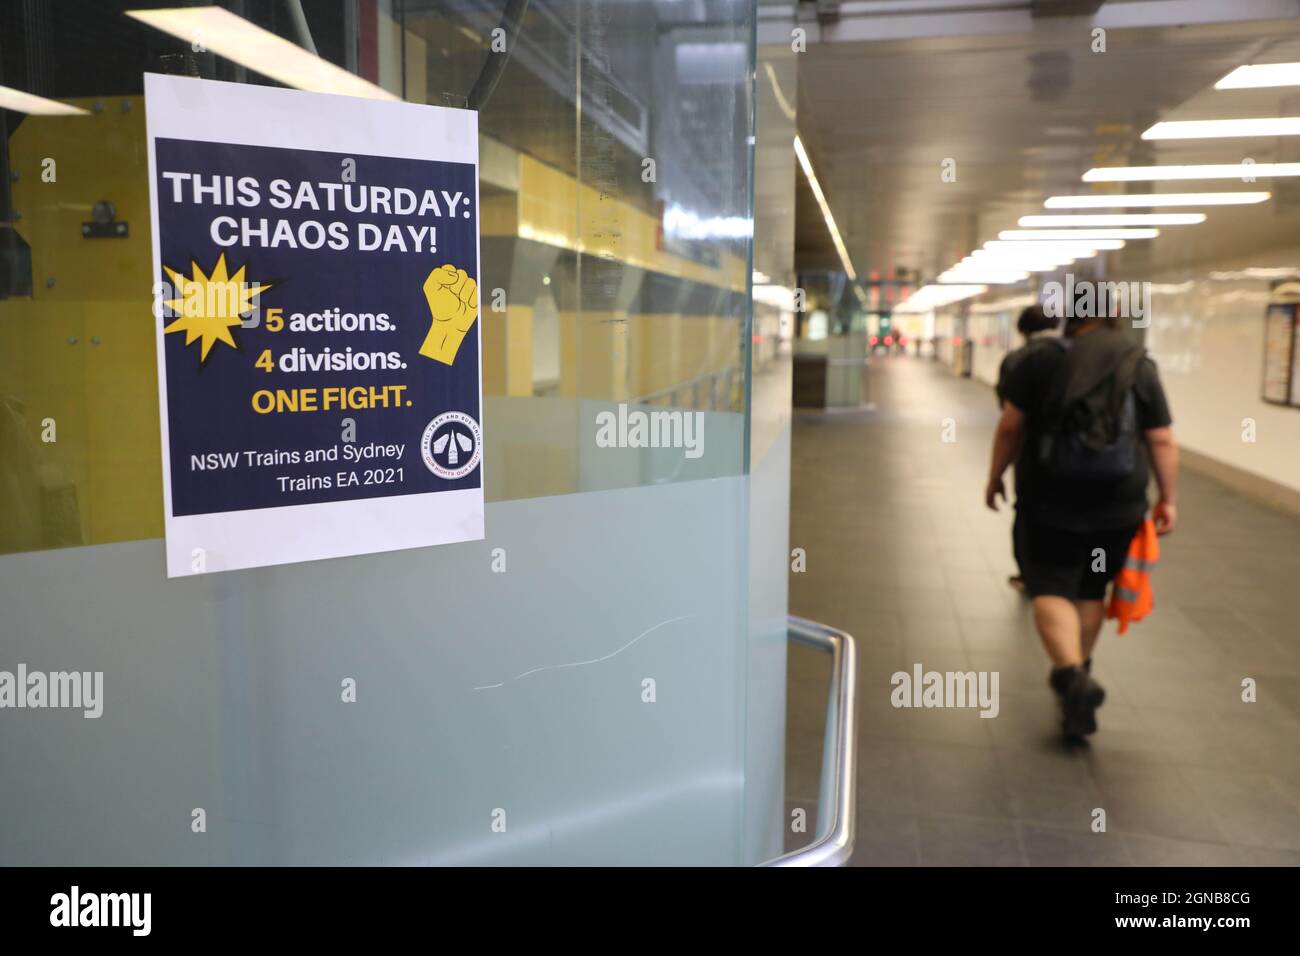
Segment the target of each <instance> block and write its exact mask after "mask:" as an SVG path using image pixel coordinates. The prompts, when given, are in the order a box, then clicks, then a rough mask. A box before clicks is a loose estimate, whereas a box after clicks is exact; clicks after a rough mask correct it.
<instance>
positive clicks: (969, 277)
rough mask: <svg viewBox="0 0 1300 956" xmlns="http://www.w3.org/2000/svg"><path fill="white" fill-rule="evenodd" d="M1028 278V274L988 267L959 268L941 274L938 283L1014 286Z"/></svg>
mask: <svg viewBox="0 0 1300 956" xmlns="http://www.w3.org/2000/svg"><path fill="white" fill-rule="evenodd" d="M1028 278H1029V273H1028V272H1012V271H1010V270H1003V269H994V268H992V267H989V266H973V267H969V268H968V267H966V266H959V267H956V268H952V269H949V270H948V271H947V272H944V273H941V274H940V276H939V279H938V281H939V282H940V283H942V284H943V285H949V284H964V285H1014V284H1015V283H1017V282H1024V281H1025V280H1026V279H1028Z"/></svg>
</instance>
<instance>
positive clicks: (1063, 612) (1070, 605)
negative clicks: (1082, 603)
mask: <svg viewBox="0 0 1300 956" xmlns="http://www.w3.org/2000/svg"><path fill="white" fill-rule="evenodd" d="M1034 625H1035V626H1036V627H1037V628H1038V636H1039V637H1040V638H1041V639H1042V642H1043V649H1044V650H1046V651H1047V656H1048V657H1050V658H1051V659H1052V666H1053V667H1057V668H1061V667H1076V666H1078V665H1081V664H1082V663H1083V659H1084V657H1085V656H1086V655H1085V654H1084V653H1083V643H1082V626H1081V623H1080V620H1079V612H1078V610H1076V608H1075V605H1074V602H1073V601H1071V600H1070V599H1069V598H1066V597H1059V596H1057V595H1055V594H1040V595H1038V596H1037V597H1035V598H1034Z"/></svg>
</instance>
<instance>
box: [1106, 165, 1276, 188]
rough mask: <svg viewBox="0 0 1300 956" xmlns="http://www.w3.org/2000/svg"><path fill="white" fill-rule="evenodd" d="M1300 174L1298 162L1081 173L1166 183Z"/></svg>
mask: <svg viewBox="0 0 1300 956" xmlns="http://www.w3.org/2000/svg"><path fill="white" fill-rule="evenodd" d="M1280 176H1300V163H1227V164H1223V163H1217V164H1216V163H1211V164H1206V165H1203V166H1102V167H1096V168H1093V169H1090V170H1088V171H1087V172H1086V173H1084V174H1083V181H1084V182H1085V183H1139V182H1150V183H1155V182H1169V181H1171V180H1180V179H1240V180H1242V181H1244V182H1249V181H1250V180H1252V179H1273V178H1276V177H1280Z"/></svg>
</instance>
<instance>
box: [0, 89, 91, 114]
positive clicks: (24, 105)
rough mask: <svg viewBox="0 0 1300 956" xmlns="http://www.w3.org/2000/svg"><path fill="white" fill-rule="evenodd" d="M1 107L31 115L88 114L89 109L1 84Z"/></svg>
mask: <svg viewBox="0 0 1300 956" xmlns="http://www.w3.org/2000/svg"><path fill="white" fill-rule="evenodd" d="M0 109H3V110H13V111H14V112H16V113H26V114H28V115H29V116H88V115H90V114H89V111H88V110H83V109H81V108H80V107H77V106H69V105H68V104H67V103H60V102H59V101H58V100H47V99H46V98H45V97H43V96H33V95H32V94H31V93H24V92H23V91H22V90H15V89H13V88H12V87H9V86H0Z"/></svg>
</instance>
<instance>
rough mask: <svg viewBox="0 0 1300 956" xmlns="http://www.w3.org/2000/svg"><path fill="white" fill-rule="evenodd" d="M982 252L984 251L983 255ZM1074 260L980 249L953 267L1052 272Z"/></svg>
mask: <svg viewBox="0 0 1300 956" xmlns="http://www.w3.org/2000/svg"><path fill="white" fill-rule="evenodd" d="M981 253H984V254H983V255H981ZM1072 262H1074V258H1073V257H1069V258H1062V257H1061V256H1032V257H1030V256H1007V255H1002V254H1001V253H993V252H988V251H987V250H984V249H978V250H976V251H975V252H973V253H971V254H970V255H969V256H967V257H966V258H965V259H963V260H962V261H961V265H960V266H954V267H953V268H954V269H956V268H965V267H970V266H975V267H978V268H983V269H1007V270H1010V271H1024V272H1051V271H1052V270H1053V269H1059V268H1061V267H1062V266H1068V265H1069V264H1070V263H1072Z"/></svg>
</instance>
